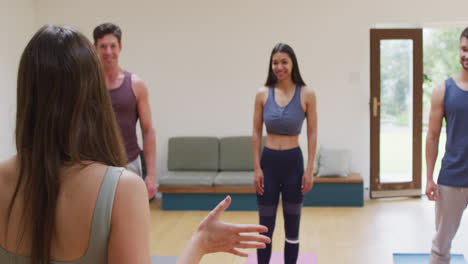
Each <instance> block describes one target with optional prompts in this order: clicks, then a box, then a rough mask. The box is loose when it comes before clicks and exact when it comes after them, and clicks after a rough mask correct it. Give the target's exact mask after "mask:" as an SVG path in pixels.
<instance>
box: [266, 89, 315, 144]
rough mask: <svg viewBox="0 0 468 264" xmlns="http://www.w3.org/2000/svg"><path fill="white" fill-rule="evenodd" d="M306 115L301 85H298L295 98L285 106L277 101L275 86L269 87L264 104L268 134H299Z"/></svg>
mask: <svg viewBox="0 0 468 264" xmlns="http://www.w3.org/2000/svg"><path fill="white" fill-rule="evenodd" d="M305 116H306V115H305V112H304V109H302V105H301V86H300V85H297V86H296V91H295V92H294V96H293V98H292V99H291V101H290V102H289V103H288V104H287V105H286V106H284V107H281V106H279V105H278V104H277V103H276V100H275V87H274V86H273V87H270V88H269V89H268V98H267V100H266V102H265V105H264V106H263V121H264V122H265V126H266V130H267V133H268V134H279V135H289V136H296V135H299V134H300V133H301V129H302V123H303V122H304V119H305Z"/></svg>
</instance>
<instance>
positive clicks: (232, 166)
mask: <svg viewBox="0 0 468 264" xmlns="http://www.w3.org/2000/svg"><path fill="white" fill-rule="evenodd" d="M262 141H263V142H264V141H265V137H263V140H262ZM263 142H262V145H263ZM219 168H220V170H228V171H251V170H253V169H254V164H253V155H252V137H251V136H243V137H224V138H221V140H220V143H219Z"/></svg>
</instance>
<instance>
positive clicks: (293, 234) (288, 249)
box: [257, 147, 304, 264]
mask: <svg viewBox="0 0 468 264" xmlns="http://www.w3.org/2000/svg"><path fill="white" fill-rule="evenodd" d="M260 163H261V164H260V165H261V167H262V170H263V177H264V192H263V195H259V194H258V193H257V204H258V213H259V215H260V224H261V225H265V226H267V227H268V232H267V233H265V234H264V235H266V236H268V237H270V238H271V237H272V235H273V230H274V228H275V221H276V209H277V207H278V201H279V196H280V193H281V200H282V201H283V217H284V229H285V234H286V241H285V243H284V263H285V264H293V263H296V261H297V255H298V253H299V223H300V219H301V208H302V201H303V195H302V192H301V184H302V176H303V174H304V160H303V158H302V152H301V149H300V148H299V147H297V148H293V149H288V150H273V149H269V148H266V147H264V148H263V153H262V159H261V162H260ZM270 257H271V244H267V246H266V248H264V249H258V250H257V261H258V264H268V263H269V261H270Z"/></svg>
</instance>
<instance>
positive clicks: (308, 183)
mask: <svg viewBox="0 0 468 264" xmlns="http://www.w3.org/2000/svg"><path fill="white" fill-rule="evenodd" d="M303 181H304V178H303ZM313 186H314V182H313V181H307V180H306V181H305V184H303V187H302V195H305V194H306V193H307V192H308V191H310V190H311V189H312V187H313Z"/></svg>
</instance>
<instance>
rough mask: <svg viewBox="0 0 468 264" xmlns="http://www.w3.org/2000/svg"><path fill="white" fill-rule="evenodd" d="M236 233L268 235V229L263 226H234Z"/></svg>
mask: <svg viewBox="0 0 468 264" xmlns="http://www.w3.org/2000/svg"><path fill="white" fill-rule="evenodd" d="M232 225H234V230H235V232H236V233H252V232H254V233H266V232H268V228H267V227H266V226H262V225H244V224H232Z"/></svg>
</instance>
